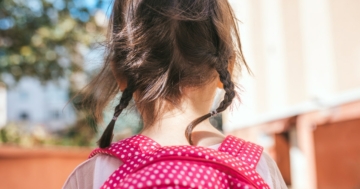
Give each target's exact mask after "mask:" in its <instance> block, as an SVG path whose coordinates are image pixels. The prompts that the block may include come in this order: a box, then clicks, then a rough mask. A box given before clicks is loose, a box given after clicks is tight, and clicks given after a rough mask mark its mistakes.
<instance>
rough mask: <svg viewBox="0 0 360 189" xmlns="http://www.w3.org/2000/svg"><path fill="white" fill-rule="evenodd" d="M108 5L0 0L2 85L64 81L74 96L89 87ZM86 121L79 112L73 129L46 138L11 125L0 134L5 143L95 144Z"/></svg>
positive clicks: (72, 0)
mask: <svg viewBox="0 0 360 189" xmlns="http://www.w3.org/2000/svg"><path fill="white" fill-rule="evenodd" d="M94 2H95V3H94ZM105 3H106V4H109V3H110V2H109V1H107V0H106V1H104V0H93V1H92V5H91V6H89V4H88V2H87V1H84V0H0V82H1V81H2V80H4V78H5V77H3V76H4V75H6V76H11V77H12V79H13V81H19V80H20V79H21V78H23V77H24V76H30V77H33V78H37V79H39V80H40V81H41V82H43V83H45V82H46V81H50V80H52V81H56V80H57V79H59V78H65V79H66V80H68V81H69V83H70V88H69V90H68V91H69V96H72V95H73V94H74V93H76V92H77V91H78V90H79V89H80V88H81V87H82V86H79V83H84V82H86V76H85V74H84V66H83V64H84V56H86V55H87V53H88V52H89V49H92V48H93V47H94V46H98V45H99V44H100V43H102V42H103V41H104V40H105V32H106V25H107V19H106V15H105V14H104V12H103V11H101V10H100V8H101V7H102V6H104V4H105ZM105 6H106V5H105ZM108 6H109V5H108ZM84 76H85V77H84ZM79 78H80V80H81V81H79ZM84 80H85V81H84ZM5 83H6V81H5ZM7 84H8V83H7ZM87 119H89V118H86V115H84V112H83V110H82V111H79V112H77V123H76V124H75V126H74V127H71V128H68V129H66V130H64V131H62V132H61V133H52V134H51V136H50V135H48V134H49V133H47V135H42V136H41V137H39V136H40V135H39V136H38V135H36V133H35V134H34V133H33V132H24V128H21V126H20V127H16V126H11V124H10V125H8V126H7V127H5V128H3V129H1V130H0V143H7V144H20V145H21V144H34V145H37V144H62V145H80V146H86V145H90V144H93V143H94V141H92V140H93V138H94V135H95V133H94V130H93V128H91V127H89V124H88V122H86V120H87ZM39 128H40V129H38V131H39V133H41V132H40V130H41V128H42V127H39ZM44 128H46V127H44ZM35 131H36V129H35ZM44 132H46V129H45V130H44ZM57 136H58V137H57Z"/></svg>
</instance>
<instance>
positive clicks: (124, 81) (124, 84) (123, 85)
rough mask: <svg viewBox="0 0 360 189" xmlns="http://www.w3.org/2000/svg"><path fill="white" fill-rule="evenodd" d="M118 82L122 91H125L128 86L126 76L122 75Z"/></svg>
mask: <svg viewBox="0 0 360 189" xmlns="http://www.w3.org/2000/svg"><path fill="white" fill-rule="evenodd" d="M117 83H118V85H119V88H120V91H121V92H122V91H124V90H125V89H126V87H127V79H126V78H125V77H122V78H121V79H120V80H117Z"/></svg>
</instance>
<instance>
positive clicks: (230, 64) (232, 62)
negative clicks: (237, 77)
mask: <svg viewBox="0 0 360 189" xmlns="http://www.w3.org/2000/svg"><path fill="white" fill-rule="evenodd" d="M234 65H235V60H234V59H233V58H232V59H230V60H229V65H228V71H229V72H230V74H231V75H232V73H233V71H234ZM217 87H218V88H220V89H223V88H224V86H223V84H222V83H221V81H220V79H219V78H218V84H217Z"/></svg>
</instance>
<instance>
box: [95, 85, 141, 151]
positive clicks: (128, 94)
mask: <svg viewBox="0 0 360 189" xmlns="http://www.w3.org/2000/svg"><path fill="white" fill-rule="evenodd" d="M134 91H135V87H134V83H133V82H131V81H130V80H129V81H128V87H127V88H126V89H125V90H124V92H123V94H122V95H121V98H120V103H119V104H118V105H117V106H116V107H115V113H114V117H113V118H112V120H111V122H110V123H109V125H108V126H107V127H106V129H105V131H104V132H103V134H102V135H101V137H100V139H99V141H98V144H99V147H100V148H106V147H109V146H110V144H111V141H112V138H113V131H114V126H115V122H116V120H117V118H118V117H119V115H120V114H121V112H122V111H123V110H124V109H125V108H126V107H127V106H128V105H129V102H130V100H131V99H132V96H133V93H134Z"/></svg>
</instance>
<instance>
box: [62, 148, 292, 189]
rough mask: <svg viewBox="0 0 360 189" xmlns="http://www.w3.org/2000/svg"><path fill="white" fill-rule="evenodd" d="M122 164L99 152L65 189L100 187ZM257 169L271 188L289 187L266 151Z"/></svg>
mask: <svg viewBox="0 0 360 189" xmlns="http://www.w3.org/2000/svg"><path fill="white" fill-rule="evenodd" d="M219 146H220V144H217V145H214V146H210V147H209V148H213V149H218V148H219ZM121 164H122V162H121V161H120V160H119V159H118V158H116V157H113V156H109V155H106V154H97V155H96V156H94V157H92V158H91V159H88V160H87V161H85V162H83V163H82V164H80V165H79V166H78V167H76V169H75V170H74V171H73V172H72V173H71V174H70V176H69V178H68V179H67V181H66V182H65V184H64V186H63V189H84V188H86V189H99V188H100V187H101V186H102V185H103V184H104V182H105V181H106V179H108V178H109V177H110V175H111V174H112V173H113V172H114V171H115V170H116V169H118V168H119V167H120V165H121ZM256 171H257V172H258V173H259V175H260V176H261V177H262V178H263V179H264V181H265V182H266V183H267V184H268V185H269V187H270V188H271V189H287V186H286V184H285V182H284V179H283V178H282V176H281V174H280V171H279V169H278V167H277V165H276V163H275V162H274V160H272V159H271V157H270V156H269V155H267V154H266V153H263V154H262V155H261V157H260V160H259V163H258V164H257V166H256Z"/></svg>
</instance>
